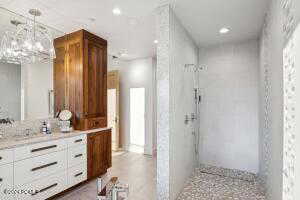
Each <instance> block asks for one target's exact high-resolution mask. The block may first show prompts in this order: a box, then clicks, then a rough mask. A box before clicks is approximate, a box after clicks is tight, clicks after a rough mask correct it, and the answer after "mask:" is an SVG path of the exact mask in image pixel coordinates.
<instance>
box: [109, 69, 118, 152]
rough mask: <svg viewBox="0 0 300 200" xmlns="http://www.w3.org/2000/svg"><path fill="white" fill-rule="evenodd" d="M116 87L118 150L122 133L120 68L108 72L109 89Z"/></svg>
mask: <svg viewBox="0 0 300 200" xmlns="http://www.w3.org/2000/svg"><path fill="white" fill-rule="evenodd" d="M109 89H116V98H117V99H116V103H117V105H116V121H117V123H116V147H117V149H116V150H117V151H119V150H121V137H120V136H121V133H120V130H121V129H120V75H119V71H118V70H112V71H108V72H107V90H109Z"/></svg>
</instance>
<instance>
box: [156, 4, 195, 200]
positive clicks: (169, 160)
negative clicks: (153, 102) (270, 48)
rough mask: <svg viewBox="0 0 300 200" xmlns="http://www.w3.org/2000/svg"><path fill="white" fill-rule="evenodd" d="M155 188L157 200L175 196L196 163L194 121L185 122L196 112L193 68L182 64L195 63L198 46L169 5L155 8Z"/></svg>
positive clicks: (174, 197)
mask: <svg viewBox="0 0 300 200" xmlns="http://www.w3.org/2000/svg"><path fill="white" fill-rule="evenodd" d="M157 20H158V21H157V26H158V27H157V28H158V41H159V43H158V51H157V54H158V55H157V63H158V64H157V96H158V98H157V111H158V140H157V142H158V155H157V182H158V186H157V191H158V196H157V198H158V199H159V200H165V199H171V200H173V199H176V198H177V196H178V194H179V193H180V192H181V190H182V189H183V187H184V185H185V182H186V181H187V179H188V177H189V176H190V175H191V174H192V173H193V171H194V168H195V167H196V160H197V159H196V155H195V145H194V144H195V143H194V142H195V138H194V136H193V134H192V132H193V131H195V127H196V124H195V123H191V122H190V123H189V124H188V125H185V123H184V119H185V115H189V116H190V115H191V113H195V103H194V91H193V89H194V81H193V75H194V73H193V72H189V71H185V68H184V66H185V64H196V65H197V64H198V63H197V62H198V53H199V52H198V50H199V49H198V47H197V45H196V44H195V43H194V41H193V40H192V39H191V37H190V35H189V34H188V33H187V31H186V30H185V28H184V26H183V25H182V24H181V23H180V22H179V20H178V19H177V17H176V16H175V14H174V12H173V10H172V9H171V8H170V6H169V5H166V6H162V7H160V8H159V9H158V15H157Z"/></svg>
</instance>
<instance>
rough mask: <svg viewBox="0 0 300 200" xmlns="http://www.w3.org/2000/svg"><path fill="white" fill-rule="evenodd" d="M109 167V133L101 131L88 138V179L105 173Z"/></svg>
mask: <svg viewBox="0 0 300 200" xmlns="http://www.w3.org/2000/svg"><path fill="white" fill-rule="evenodd" d="M110 167H111V131H110V130H108V131H102V132H98V133H94V134H91V135H89V138H88V178H89V179H92V178H95V177H99V176H101V175H103V174H105V173H106V171H107V169H108V168H110Z"/></svg>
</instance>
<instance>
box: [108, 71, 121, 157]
mask: <svg viewBox="0 0 300 200" xmlns="http://www.w3.org/2000/svg"><path fill="white" fill-rule="evenodd" d="M107 88H108V91H107V122H108V126H109V127H112V149H113V150H114V151H117V150H118V149H119V148H120V132H119V130H120V129H119V127H120V126H119V124H120V116H119V113H120V107H119V94H120V89H119V88H120V82H119V72H118V71H110V72H108V74H107Z"/></svg>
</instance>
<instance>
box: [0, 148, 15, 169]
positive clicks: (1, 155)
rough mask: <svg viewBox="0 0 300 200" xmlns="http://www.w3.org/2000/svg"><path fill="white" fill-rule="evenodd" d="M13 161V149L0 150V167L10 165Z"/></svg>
mask: <svg viewBox="0 0 300 200" xmlns="http://www.w3.org/2000/svg"><path fill="white" fill-rule="evenodd" d="M13 161H14V150H13V149H5V150H0V165H3V164H7V163H12V162H13Z"/></svg>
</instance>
